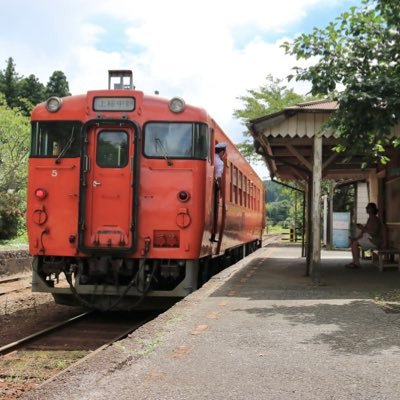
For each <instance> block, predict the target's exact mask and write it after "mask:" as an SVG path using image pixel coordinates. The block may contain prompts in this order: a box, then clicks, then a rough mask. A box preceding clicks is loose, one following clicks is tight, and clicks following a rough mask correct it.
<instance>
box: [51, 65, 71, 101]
mask: <svg viewBox="0 0 400 400" xmlns="http://www.w3.org/2000/svg"><path fill="white" fill-rule="evenodd" d="M70 95H71V93H70V92H69V84H68V81H67V77H66V76H65V74H64V72H62V71H54V72H53V74H52V75H51V76H50V78H49V82H48V83H47V86H46V96H47V97H51V96H58V97H65V96H70Z"/></svg>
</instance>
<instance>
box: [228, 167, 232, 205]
mask: <svg viewBox="0 0 400 400" xmlns="http://www.w3.org/2000/svg"><path fill="white" fill-rule="evenodd" d="M229 178H230V179H229V181H230V182H229V201H230V202H231V203H232V201H233V168H232V163H229Z"/></svg>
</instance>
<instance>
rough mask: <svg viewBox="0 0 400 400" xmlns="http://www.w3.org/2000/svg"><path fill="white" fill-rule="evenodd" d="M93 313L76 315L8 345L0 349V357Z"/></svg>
mask: <svg viewBox="0 0 400 400" xmlns="http://www.w3.org/2000/svg"><path fill="white" fill-rule="evenodd" d="M92 312H93V311H88V312H85V313H82V314H79V315H76V316H75V317H72V318H69V319H67V320H65V321H63V322H59V323H58V324H55V325H53V326H50V327H49V328H46V329H42V330H41V331H39V332H36V333H33V334H32V335H29V336H26V337H24V338H23V339H20V340H17V341H15V342H12V343H9V344H6V345H5V346H3V347H0V355H5V354H7V353H10V352H11V351H14V350H17V349H18V348H19V347H21V346H23V345H24V344H26V343H28V342H30V341H31V340H34V339H37V338H39V337H40V336H43V335H45V334H47V333H50V332H53V331H55V330H57V329H59V328H62V327H63V326H65V325H68V324H70V323H71V322H75V321H77V320H79V319H81V318H84V317H86V316H88V315H89V314H92Z"/></svg>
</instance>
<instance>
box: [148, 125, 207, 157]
mask: <svg viewBox="0 0 400 400" xmlns="http://www.w3.org/2000/svg"><path fill="white" fill-rule="evenodd" d="M209 143H210V140H209V131H208V128H207V125H205V124H199V123H188V122H181V123H179V122H149V123H148V124H146V126H145V129H144V154H145V155H146V156H147V157H154V158H165V157H168V158H191V159H199V160H205V159H207V157H208V156H209Z"/></svg>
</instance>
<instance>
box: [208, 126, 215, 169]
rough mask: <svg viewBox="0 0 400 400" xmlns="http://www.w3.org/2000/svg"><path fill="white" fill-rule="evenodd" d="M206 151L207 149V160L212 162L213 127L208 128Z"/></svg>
mask: <svg viewBox="0 0 400 400" xmlns="http://www.w3.org/2000/svg"><path fill="white" fill-rule="evenodd" d="M207 135H208V151H207V160H208V162H209V163H210V164H214V161H213V156H212V151H213V146H212V144H213V143H214V141H213V136H214V129H212V128H209V129H208V133H207Z"/></svg>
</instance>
